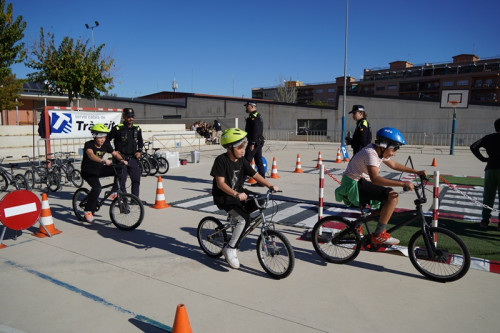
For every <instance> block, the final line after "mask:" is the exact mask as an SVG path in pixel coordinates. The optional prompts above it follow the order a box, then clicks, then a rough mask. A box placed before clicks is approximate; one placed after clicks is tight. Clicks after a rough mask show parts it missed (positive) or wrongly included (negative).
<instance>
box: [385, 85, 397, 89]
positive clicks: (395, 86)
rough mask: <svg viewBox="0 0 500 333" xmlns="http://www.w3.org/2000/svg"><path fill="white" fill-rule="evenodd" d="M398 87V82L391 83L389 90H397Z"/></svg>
mask: <svg viewBox="0 0 500 333" xmlns="http://www.w3.org/2000/svg"><path fill="white" fill-rule="evenodd" d="M397 89H398V86H397V85H396V84H391V85H389V86H387V90H397Z"/></svg>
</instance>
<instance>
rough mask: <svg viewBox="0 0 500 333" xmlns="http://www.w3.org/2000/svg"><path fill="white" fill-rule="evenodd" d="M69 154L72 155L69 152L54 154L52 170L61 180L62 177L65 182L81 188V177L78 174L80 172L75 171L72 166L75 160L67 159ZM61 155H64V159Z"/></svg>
mask: <svg viewBox="0 0 500 333" xmlns="http://www.w3.org/2000/svg"><path fill="white" fill-rule="evenodd" d="M71 154H72V153H69V152H65V153H55V154H54V156H55V160H54V166H53V169H54V172H56V173H57V174H59V175H61V178H62V176H64V177H65V178H66V181H69V182H71V183H72V184H73V185H74V186H75V187H82V186H83V177H82V174H81V173H80V170H77V169H75V167H74V165H73V162H74V161H75V159H73V158H70V157H69V156H70V155H71ZM63 155H65V157H64V158H63Z"/></svg>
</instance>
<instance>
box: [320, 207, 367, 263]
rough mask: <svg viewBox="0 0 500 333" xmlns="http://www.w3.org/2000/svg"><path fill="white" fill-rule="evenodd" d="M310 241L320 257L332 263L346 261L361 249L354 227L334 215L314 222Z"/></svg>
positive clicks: (355, 255)
mask: <svg viewBox="0 0 500 333" xmlns="http://www.w3.org/2000/svg"><path fill="white" fill-rule="evenodd" d="M312 243H313V246H314V249H315V250H316V253H318V254H319V255H320V257H321V258H323V259H325V260H326V261H328V262H331V263H334V264H345V263H348V262H349V261H351V260H354V259H355V258H356V257H357V256H358V254H359V251H361V244H360V238H359V234H358V233H357V231H356V228H354V227H353V226H352V224H351V222H349V221H348V220H345V219H343V218H341V217H336V216H326V217H324V218H322V219H321V220H319V221H318V222H316V224H315V225H314V228H313V230H312Z"/></svg>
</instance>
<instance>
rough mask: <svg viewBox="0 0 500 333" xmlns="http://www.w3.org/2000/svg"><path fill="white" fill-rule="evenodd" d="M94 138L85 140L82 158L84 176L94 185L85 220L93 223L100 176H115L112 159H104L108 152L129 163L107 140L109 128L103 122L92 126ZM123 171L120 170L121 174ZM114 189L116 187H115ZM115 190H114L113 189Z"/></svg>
mask: <svg viewBox="0 0 500 333" xmlns="http://www.w3.org/2000/svg"><path fill="white" fill-rule="evenodd" d="M90 131H91V133H92V136H93V137H94V139H93V140H90V141H87V142H85V145H84V146H83V151H84V154H83V159H82V169H81V172H82V177H83V179H85V181H87V183H88V184H89V185H90V186H91V187H92V189H91V190H90V192H89V195H88V197H87V203H86V204H85V220H87V222H89V223H92V222H93V221H94V215H93V214H94V211H95V208H96V204H97V200H98V199H99V194H100V193H101V182H100V181H99V178H101V177H108V176H115V171H114V169H113V166H111V161H110V160H108V159H104V158H103V157H104V155H105V154H106V153H110V154H111V155H112V156H113V157H114V158H115V159H116V160H118V161H119V162H122V163H123V164H125V165H127V161H125V160H124V159H123V158H122V157H121V155H120V153H119V152H118V151H115V150H114V149H113V147H112V146H111V144H110V143H109V142H106V136H107V134H108V133H109V129H108V128H107V127H106V126H105V125H103V124H95V125H94V126H92V127H91V128H90ZM120 174H121V172H118V175H120ZM113 190H115V189H114V187H113ZM113 192H114V191H113Z"/></svg>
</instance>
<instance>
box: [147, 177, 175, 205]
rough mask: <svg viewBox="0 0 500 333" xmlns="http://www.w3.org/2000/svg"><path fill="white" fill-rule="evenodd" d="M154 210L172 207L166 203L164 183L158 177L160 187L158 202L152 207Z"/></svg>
mask: <svg viewBox="0 0 500 333" xmlns="http://www.w3.org/2000/svg"><path fill="white" fill-rule="evenodd" d="M151 207H152V208H156V209H162V208H168V207H170V205H169V204H167V202H166V201H165V193H164V192H163V183H162V181H161V177H160V176H158V185H157V187H156V200H155V204H154V205H153V206H151Z"/></svg>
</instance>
